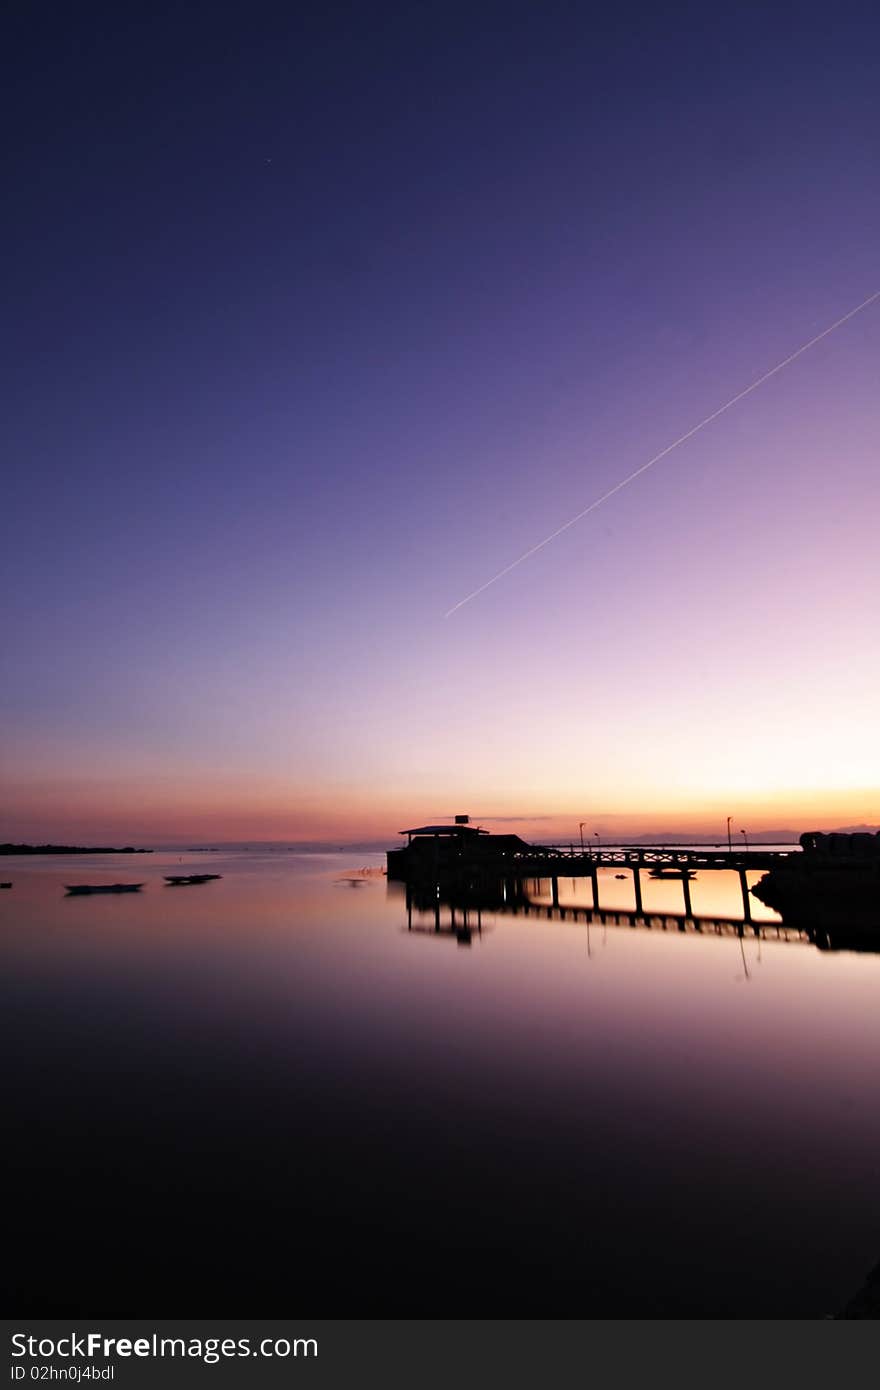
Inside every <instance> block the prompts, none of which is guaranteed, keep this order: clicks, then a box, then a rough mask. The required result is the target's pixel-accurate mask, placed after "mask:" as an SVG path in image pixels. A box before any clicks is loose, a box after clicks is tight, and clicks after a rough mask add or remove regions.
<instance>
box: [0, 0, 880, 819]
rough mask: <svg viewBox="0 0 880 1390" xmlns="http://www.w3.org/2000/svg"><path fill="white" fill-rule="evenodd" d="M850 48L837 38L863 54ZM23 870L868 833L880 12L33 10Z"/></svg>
mask: <svg viewBox="0 0 880 1390" xmlns="http://www.w3.org/2000/svg"><path fill="white" fill-rule="evenodd" d="M832 21H833V22H832ZM18 24H19V29H18V31H17V33H16V34H15V35H14V36H13V41H12V42H11V43H10V44H9V45H8V46H7V58H6V62H7V65H8V67H7V71H6V73H5V75H4V82H3V87H4V91H5V97H4V101H5V103H6V105H7V107H8V110H7V112H6V129H7V132H12V135H13V138H12V141H11V142H7V143H8V144H9V153H8V162H7V172H6V180H5V186H6V189H7V193H8V194H9V195H10V196H9V197H8V199H7V203H8V212H7V246H8V247H9V248H10V249H9V250H8V251H7V255H6V257H5V261H4V270H5V279H6V284H5V286H4V303H5V307H6V324H7V328H6V333H5V334H4V354H5V361H4V380H5V382H6V386H7V393H8V396H7V400H8V404H7V412H6V428H5V436H6V450H5V453H6V458H7V468H6V470H5V482H4V489H3V498H4V506H3V520H4V544H3V548H2V558H0V565H2V572H3V578H4V589H5V593H6V595H7V603H6V614H5V620H4V628H5V633H4V636H3V641H2V650H3V662H4V678H3V682H2V695H0V699H2V724H3V733H4V753H3V762H4V767H5V773H4V781H7V782H8V790H7V791H6V792H5V793H4V796H3V812H2V815H0V837H2V838H6V837H17V836H19V835H20V836H22V837H31V838H33V837H38V836H42V835H45V836H49V837H51V836H55V837H59V836H63V835H68V834H77V835H82V836H86V835H99V834H100V835H104V834H106V835H112V836H114V837H118V836H119V835H120V834H122V835H125V836H126V837H128V836H135V837H136V836H140V837H141V838H144V839H148V838H154V839H159V840H161V839H162V838H163V837H174V836H175V835H178V834H179V835H181V836H184V837H188V836H190V835H194V834H201V833H203V832H204V833H210V834H212V835H214V836H215V837H217V838H219V837H225V838H237V837H254V838H275V837H278V838H298V837H320V836H323V835H328V836H331V837H338V836H342V835H348V836H354V835H359V834H385V833H386V832H389V831H394V830H396V829H398V828H399V826H400V825H404V824H413V823H418V821H419V820H420V819H422V818H424V817H425V816H427V815H429V814H432V813H435V812H437V811H446V812H450V813H451V812H454V811H457V810H470V811H471V812H472V813H474V814H480V815H486V816H488V815H491V814H497V815H501V814H504V815H515V816H523V817H524V825H525V826H526V828H527V827H528V821H529V818H530V817H532V816H538V815H544V816H550V817H551V818H554V820H553V824H554V825H557V824H558V827H559V833H560V834H563V835H564V836H565V838H568V829H567V827H569V825H573V826H574V827H575V828H576V826H577V823H578V822H579V821H580V820H582V819H584V818H585V817H586V818H587V819H588V820H589V822H590V824H591V825H592V824H595V826H596V828H600V827H601V826H612V827H613V826H615V825H620V826H622V827H626V826H629V827H630V828H631V829H633V830H634V829H636V828H638V825H639V824H643V823H650V824H656V825H659V824H661V823H667V822H668V823H677V824H681V823H683V822H687V823H688V824H693V825H694V826H696V825H698V824H699V825H703V824H706V825H715V824H716V823H719V822H720V825H721V826H722V827H723V824H724V818H725V816H726V814H728V813H732V814H734V815H735V816H737V817H741V818H746V817H747V818H748V823H753V824H755V825H758V824H760V823H763V824H768V825H769V824H774V823H776V824H779V823H782V824H786V825H790V824H792V823H793V821H794V822H795V823H798V824H807V823H810V822H811V821H815V822H816V823H822V822H826V821H830V822H839V821H840V820H844V821H849V820H854V819H874V820H880V753H878V748H880V741H878V739H877V737H876V692H877V689H878V684H880V679H878V678H880V658H878V646H877V631H878V611H877V610H878V601H877V596H878V593H880V584H878V580H880V561H878V558H877V554H878V551H877V534H878V501H880V483H878V443H880V371H878V362H880V304H875V305H874V306H872V307H871V308H869V309H867V310H866V311H865V312H864V313H863V314H861V315H859V316H858V317H857V318H855V319H853V320H852V321H851V322H850V323H848V324H846V325H845V326H844V327H842V328H841V329H840V330H839V331H838V332H837V333H835V334H834V335H832V336H831V337H829V338H827V339H826V340H824V341H823V342H822V343H820V344H819V345H817V347H816V348H815V349H813V350H811V352H810V353H808V354H806V355H805V356H804V357H803V358H801V359H799V360H798V361H797V362H796V363H794V364H792V366H791V367H790V368H788V369H786V371H785V372H783V373H781V374H780V375H779V376H777V377H775V378H774V379H773V380H772V381H771V382H769V383H767V384H766V385H765V386H763V387H761V388H760V390H758V391H756V392H755V393H754V394H753V395H752V396H750V397H749V398H748V399H747V400H745V401H743V402H742V403H741V404H740V405H738V406H737V407H736V408H735V409H734V410H732V411H731V412H729V413H728V414H726V415H725V416H724V417H722V418H721V419H720V420H719V421H717V422H715V423H714V424H712V425H710V426H709V427H708V428H707V429H706V430H705V431H703V432H702V433H701V434H700V435H699V436H697V437H696V438H695V439H693V440H691V441H689V442H688V443H686V444H685V445H683V446H682V447H681V448H680V449H679V450H677V451H676V452H675V453H674V454H672V455H670V456H669V458H668V459H666V460H664V461H663V462H662V463H660V464H658V466H657V467H656V468H655V469H653V470H652V471H651V472H650V473H648V474H646V475H645V476H644V477H643V478H640V479H639V480H638V481H637V482H635V483H634V484H633V485H632V487H631V488H629V489H627V490H626V491H624V492H622V493H621V494H619V495H618V496H617V497H615V498H614V499H612V500H611V501H610V502H609V503H608V504H607V505H606V506H605V507H603V508H602V510H601V511H600V512H597V513H596V514H595V515H594V516H592V517H589V518H587V519H585V520H584V521H583V522H582V523H579V524H578V525H577V526H575V527H572V528H571V529H570V530H569V531H567V532H566V533H565V534H564V535H563V536H561V537H560V538H559V539H558V540H557V541H555V542H554V543H553V544H552V545H550V546H548V547H547V548H546V549H544V550H543V551H542V552H541V553H540V554H539V555H536V556H535V557H534V558H533V559H531V560H529V561H528V562H527V563H525V564H524V565H522V566H520V567H519V568H518V569H517V570H516V571H514V572H513V573H511V574H510V575H509V576H507V577H506V578H504V579H503V580H501V581H500V582H499V583H498V584H496V585H494V586H493V587H492V588H491V589H490V590H488V591H487V592H486V593H484V594H482V595H480V596H479V597H478V598H477V599H475V600H474V601H473V603H470V604H468V605H467V607H465V608H463V609H461V610H460V611H459V612H458V613H456V614H455V615H454V616H453V617H451V618H449V619H444V617H443V615H444V613H445V612H446V611H447V609H449V608H450V607H451V606H452V605H453V604H455V603H457V602H458V601H459V600H460V599H461V598H463V597H464V596H465V595H466V594H467V593H469V592H470V591H472V590H473V589H474V588H476V587H477V586H479V585H480V584H482V583H484V582H485V581H486V580H487V579H488V578H490V577H491V575H492V574H494V573H495V572H496V571H497V570H499V569H500V568H502V567H503V566H504V565H506V564H508V563H509V562H510V561H511V560H514V559H515V558H516V557H517V556H518V555H519V554H520V553H522V551H524V550H525V549H527V548H528V547H529V546H531V545H532V544H534V543H535V542H537V541H539V540H540V539H542V537H543V536H545V535H546V534H547V533H548V532H550V531H552V530H554V529H555V528H556V527H557V526H559V525H560V524H561V523H562V522H564V521H566V520H567V519H568V518H569V517H570V516H571V515H573V514H574V513H575V512H577V511H579V510H580V509H581V508H582V507H584V506H586V505H587V504H588V503H589V502H590V501H591V500H592V499H593V498H594V497H595V496H597V495H599V494H600V493H602V492H603V491H605V490H606V489H607V488H608V487H610V486H613V484H614V483H615V482H616V481H618V479H620V478H621V477H623V476H625V475H626V474H627V473H629V472H631V471H633V469H635V468H637V467H639V465H640V464H642V463H644V462H645V461H646V460H647V459H648V458H650V457H651V456H652V455H653V454H654V453H656V452H657V450H658V449H660V448H662V447H663V446H664V445H665V444H667V443H669V442H670V441H671V440H672V439H674V438H676V437H677V436H678V435H680V434H681V433H682V432H684V431H685V430H687V429H689V428H690V427H691V426H692V425H693V424H695V423H696V422H697V421H698V420H699V419H701V418H702V417H703V416H705V415H706V414H708V413H709V412H710V411H712V410H714V409H715V408H717V406H719V405H720V404H722V403H723V402H724V401H725V400H726V399H728V398H729V397H730V396H731V395H732V394H734V392H736V391H738V390H741V389H742V388H743V387H744V386H747V385H748V384H749V382H750V381H752V380H753V379H754V378H755V377H757V376H758V375H760V374H761V373H762V372H764V371H766V370H767V369H768V368H769V367H771V366H773V365H774V363H775V362H777V361H779V360H780V359H781V358H782V357H784V356H785V355H786V354H787V353H789V352H790V351H792V350H793V349H795V348H796V347H798V346H799V345H800V344H801V343H802V342H804V341H805V340H806V339H808V338H809V337H811V336H812V335H813V334H814V333H816V332H818V331H819V330H821V329H822V328H824V327H825V326H826V325H827V324H828V323H830V322H832V321H833V320H834V319H836V318H837V317H839V316H840V315H841V314H843V313H845V312H846V311H847V310H848V309H850V308H852V307H853V306H854V305H855V304H857V303H858V302H859V301H860V300H862V299H864V298H865V297H866V296H867V295H869V294H871V293H872V292H873V291H875V290H877V289H880V260H878V256H877V247H878V245H880V180H878V176H877V170H878V156H880V60H878V56H877V55H878V52H880V44H878V40H880V20H878V17H877V11H876V7H875V6H873V5H867V4H865V5H861V6H849V5H846V4H844V5H839V6H836V7H835V9H834V11H833V14H832V13H831V12H829V11H828V10H827V8H822V9H821V10H820V9H818V8H810V7H806V6H798V7H794V6H792V7H780V6H769V7H767V6H761V7H758V6H755V7H746V8H742V7H736V8H734V7H732V6H731V7H728V9H727V10H726V11H723V12H720V13H719V12H718V10H717V9H714V8H709V7H706V6H700V7H697V6H694V7H692V8H686V7H681V8H678V7H674V8H671V9H665V10H663V11H662V12H658V11H657V10H656V9H655V8H654V7H648V6H647V5H645V6H641V7H636V8H632V9H630V10H614V11H611V12H608V13H602V12H598V11H597V12H591V11H589V10H588V9H587V8H586V7H582V6H574V5H567V4H566V5H561V4H560V5H550V6H544V5H541V6H538V5H527V6H519V5H509V4H506V5H503V6H501V5H498V6H492V5H478V6H476V7H474V6H462V7H460V8H456V7H454V6H449V5H444V6H442V7H427V6H426V7H421V6H416V5H411V6H407V7H400V8H399V9H398V8H396V7H391V6H379V7H368V8H363V7H353V8H352V9H350V10H349V9H342V8H336V7H326V6H324V7H321V9H320V11H318V10H317V9H316V11H315V13H314V14H313V15H311V16H308V15H306V14H305V13H304V10H303V7H291V6H281V5H278V6H272V5H260V4H255V5H249V6H246V7H245V6H225V5H223V4H219V5H214V6H211V7H204V8H203V7H195V6H184V7H183V9H182V10H181V9H180V8H176V7H170V6H169V7H162V6H155V5H150V6H148V7H147V6H144V7H142V8H140V9H136V8H135V9H133V8H132V7H123V8H122V9H120V8H119V7H118V6H116V7H110V6H108V7H106V8H104V7H103V6H100V5H96V6H91V7H89V9H88V15H87V16H85V17H84V12H83V11H81V10H80V11H76V12H74V11H73V10H70V9H69V8H68V7H58V8H57V10H55V11H54V12H53V11H52V10H51V9H50V10H48V11H47V10H46V9H44V8H41V9H40V10H36V9H32V8H29V7H28V8H25V7H22V10H21V12H20V15H19V19H18Z"/></svg>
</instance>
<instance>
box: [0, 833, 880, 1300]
mask: <svg viewBox="0 0 880 1390" xmlns="http://www.w3.org/2000/svg"><path fill="white" fill-rule="evenodd" d="M382 862H383V860H382V856H378V855H372V856H360V857H354V858H353V857H352V856H351V855H326V856H310V857H305V856H298V855H290V854H281V853H260V854H257V853H241V854H235V855H220V854H213V855H185V856H183V861H182V866H181V860H180V857H179V856H177V855H173V856H166V855H160V854H154V855H150V856H137V857H134V858H126V857H123V856H112V857H108V858H105V859H100V858H96V859H93V860H87V859H84V858H76V859H72V860H58V859H29V860H11V859H7V860H3V861H2V863H0V877H2V878H3V879H12V880H13V881H14V888H13V889H12V890H11V891H4V892H2V893H0V930H2V934H3V943H4V948H5V951H4V954H5V969H4V972H3V987H2V988H3V1001H2V1002H3V1008H2V1018H3V1027H4V1030H5V1038H4V1056H5V1058H6V1062H7V1065H6V1068H5V1070H6V1089H7V1095H6V1098H5V1103H4V1112H3V1113H4V1118H5V1120H6V1131H7V1138H6V1140H5V1144H4V1149H5V1153H4V1158H5V1161H6V1169H7V1187H6V1192H7V1196H8V1197H9V1198H11V1200H10V1201H9V1202H8V1206H9V1208H10V1210H11V1215H10V1218H9V1225H10V1226H11V1228H12V1229H11V1230H10V1231H9V1232H8V1237H7V1241H6V1245H7V1258H6V1261H5V1265H6V1272H5V1278H6V1279H9V1280H11V1282H12V1285H13V1289H12V1293H11V1298H9V1297H7V1306H9V1307H10V1310H11V1311H16V1312H26V1313H29V1314H32V1315H36V1314H37V1313H46V1314H48V1313H56V1314H63V1315H94V1314H96V1313H101V1314H102V1315H104V1316H111V1315H119V1316H132V1315H135V1314H140V1315H146V1314H150V1315H156V1316H172V1315H210V1314H213V1315H217V1316H223V1315H231V1314H236V1315H251V1314H260V1315H264V1316H279V1315H292V1314H294V1313H296V1314H302V1315H325V1316H330V1315H339V1316H344V1315H348V1316H357V1315H365V1316H369V1315H382V1314H387V1315H392V1314H401V1315H405V1314H412V1315H416V1314H420V1315H427V1316H483V1315H494V1316H530V1315H533V1316H538V1315H550V1316H552V1315H557V1316H587V1317H589V1316H609V1315H610V1316H613V1315H615V1314H617V1315H620V1316H629V1315H648V1316H650V1315H654V1316H676V1315H683V1314H692V1315H698V1316H700V1315H709V1314H715V1315H721V1316H725V1315H727V1316H749V1315H757V1316H773V1315H787V1316H804V1317H818V1316H822V1315H823V1314H826V1313H828V1312H831V1311H833V1310H835V1309H836V1308H838V1307H839V1306H840V1305H841V1303H842V1302H844V1301H845V1300H846V1298H847V1297H848V1296H849V1295H850V1294H851V1293H853V1292H854V1291H855V1289H856V1288H857V1287H858V1285H859V1284H860V1283H861V1282H862V1279H863V1278H864V1276H865V1274H866V1273H867V1271H868V1269H869V1268H870V1267H871V1266H872V1265H874V1264H875V1263H876V1262H877V1259H878V1258H880V1211H878V1193H880V1079H878V1078H880V1067H878V1063H877V1059H878V1056H880V1008H878V1003H880V956H873V955H865V954H862V955H855V954H850V953H846V952H840V953H829V952H820V951H818V950H816V949H815V948H814V947H812V946H810V945H808V944H804V943H802V942H800V941H787V942H786V941H775V940H764V941H762V942H760V943H759V942H758V941H756V940H755V939H754V938H751V939H746V940H745V941H744V942H741V941H740V940H739V939H738V938H737V937H736V936H715V935H711V934H704V935H695V934H693V933H679V932H677V931H675V930H672V931H668V932H661V931H645V930H638V929H630V928H628V927H623V926H621V927H617V926H608V927H607V928H604V929H603V928H602V927H601V926H597V925H594V926H593V927H592V928H591V929H590V931H589V933H588V932H587V929H586V927H585V925H584V923H583V922H582V921H581V922H578V923H573V922H572V921H571V920H567V921H564V922H560V921H551V920H547V918H546V916H545V917H539V916H534V915H532V916H528V917H523V916H515V917H514V916H510V915H507V914H502V913H497V914H492V913H484V914H483V916H482V923H481V925H482V931H481V933H479V934H478V933H476V932H474V933H472V934H471V937H470V945H464V944H462V942H461V941H459V940H457V939H456V936H455V935H454V934H449V933H446V932H441V933H440V934H439V935H438V934H436V933H435V932H434V931H433V930H431V928H432V927H433V917H431V916H428V915H424V914H420V913H418V912H417V913H415V914H414V915H413V919H412V926H413V930H411V931H408V930H407V910H406V903H405V899H404V897H403V894H402V890H400V891H398V890H397V888H396V886H395V885H393V884H387V883H386V882H385V880H384V879H382V878H381V877H373V878H370V877H365V878H364V880H363V881H362V882H361V883H359V884H358V885H357V886H351V885H350V884H347V883H345V882H340V881H339V880H340V878H342V877H345V876H353V875H355V874H356V872H357V871H358V870H360V869H361V868H362V866H363V865H364V864H367V863H368V864H370V865H373V866H379V865H381V863H382ZM197 870H203V871H205V872H209V871H210V872H215V873H221V874H222V875H223V877H222V879H221V880H220V881H219V882H216V883H211V884H206V885H203V886H200V887H192V888H165V887H163V886H162V875H163V873H173V872H175V871H177V872H187V871H193V872H194V871H197ZM724 877H726V876H724ZM132 879H143V880H144V881H145V882H146V885H147V886H146V888H145V889H144V891H143V892H142V893H141V894H135V895H130V896H123V897H103V898H88V897H85V898H65V897H64V896H63V884H65V883H75V882H100V881H107V882H114V881H117V880H132ZM646 885H647V881H646ZM544 887H545V888H546V887H547V885H544ZM606 887H607V890H608V895H609V898H608V900H609V902H610V901H612V898H611V895H612V894H619V895H620V898H619V901H620V905H621V906H626V905H628V903H629V898H628V896H627V895H628V893H629V891H630V887H629V884H628V883H624V882H621V881H618V880H615V879H614V877H613V874H609V875H607V876H606V879H603V892H604V891H605V888H606ZM579 891H580V889H579V887H578V885H572V884H571V883H570V882H569V883H568V884H567V885H564V886H563V899H565V896H566V894H567V895H569V896H571V895H574V896H575V897H576V896H577V894H578V892H579ZM587 891H588V890H587ZM646 891H647V892H649V893H651V894H656V895H657V898H656V902H657V905H658V907H662V908H665V909H667V910H676V909H677V907H678V904H679V903H680V894H681V885H680V884H671V883H661V884H650V885H647V886H646ZM693 894H694V907H695V909H696V910H697V911H698V912H700V911H704V912H709V911H714V912H718V913H720V914H721V915H724V913H725V911H729V912H730V913H731V915H733V914H735V913H736V912H737V910H738V909H739V907H740V905H741V899H740V898H739V889H738V886H737V883H736V880H735V878H733V876H731V881H730V883H725V882H724V881H723V877H722V876H715V877H714V878H711V877H710V875H708V874H706V875H700V877H699V878H698V880H697V881H696V882H695V883H694V884H693ZM757 906H758V905H757V904H756V907H757ZM762 915H763V916H764V917H765V918H769V917H772V914H770V913H767V912H766V911H765V912H763V914H762ZM447 921H448V914H444V917H443V922H444V924H445V923H446V922H447Z"/></svg>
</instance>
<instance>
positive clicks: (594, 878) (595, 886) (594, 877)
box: [590, 864, 599, 911]
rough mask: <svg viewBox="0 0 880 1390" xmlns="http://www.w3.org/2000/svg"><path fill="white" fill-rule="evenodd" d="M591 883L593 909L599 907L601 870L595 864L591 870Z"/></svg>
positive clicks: (596, 909) (595, 909)
mask: <svg viewBox="0 0 880 1390" xmlns="http://www.w3.org/2000/svg"><path fill="white" fill-rule="evenodd" d="M590 885H591V887H592V890H593V910H594V911H598V909H599V871H598V869H597V868H596V865H595V864H594V865H593V867H592V868H591V870H590Z"/></svg>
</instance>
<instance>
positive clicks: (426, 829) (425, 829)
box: [397, 825, 489, 835]
mask: <svg viewBox="0 0 880 1390" xmlns="http://www.w3.org/2000/svg"><path fill="white" fill-rule="evenodd" d="M397 833H398V834H399V835H488V834H489V832H488V830H480V829H479V827H478V826H476V825H419V826H416V828H415V829H414V830H399V831H398V832H397Z"/></svg>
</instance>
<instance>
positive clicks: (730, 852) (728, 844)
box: [727, 816, 733, 854]
mask: <svg viewBox="0 0 880 1390" xmlns="http://www.w3.org/2000/svg"><path fill="white" fill-rule="evenodd" d="M732 819H733V817H732V816H728V817H727V853H728V854H733V845H732V844H731V842H730V822H731V820H732Z"/></svg>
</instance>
